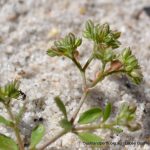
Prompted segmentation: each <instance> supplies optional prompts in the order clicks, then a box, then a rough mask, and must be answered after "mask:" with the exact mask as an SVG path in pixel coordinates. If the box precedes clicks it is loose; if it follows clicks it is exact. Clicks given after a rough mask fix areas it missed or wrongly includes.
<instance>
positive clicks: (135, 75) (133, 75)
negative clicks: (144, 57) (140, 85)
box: [130, 70, 141, 78]
mask: <svg viewBox="0 0 150 150" xmlns="http://www.w3.org/2000/svg"><path fill="white" fill-rule="evenodd" d="M130 75H131V76H132V77H134V78H141V73H140V71H139V70H133V71H132V72H131V73H130Z"/></svg>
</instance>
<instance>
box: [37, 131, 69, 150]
mask: <svg viewBox="0 0 150 150" xmlns="http://www.w3.org/2000/svg"><path fill="white" fill-rule="evenodd" d="M67 132H68V131H66V130H65V129H63V130H62V131H60V132H59V133H58V134H57V135H55V137H53V138H52V139H51V140H50V141H48V142H47V143H46V144H44V145H43V146H42V147H40V148H39V149H38V150H44V149H45V148H46V147H47V146H48V145H50V144H52V143H53V142H55V141H56V140H57V139H59V138H60V137H62V136H63V135H64V134H66V133H67Z"/></svg>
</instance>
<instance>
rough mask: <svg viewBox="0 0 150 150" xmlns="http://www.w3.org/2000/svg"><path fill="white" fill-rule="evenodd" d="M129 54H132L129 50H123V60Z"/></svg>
mask: <svg viewBox="0 0 150 150" xmlns="http://www.w3.org/2000/svg"><path fill="white" fill-rule="evenodd" d="M131 53H132V52H131V50H130V48H125V49H124V50H123V54H122V56H123V58H124V59H126V58H127V57H128V56H130V55H131Z"/></svg>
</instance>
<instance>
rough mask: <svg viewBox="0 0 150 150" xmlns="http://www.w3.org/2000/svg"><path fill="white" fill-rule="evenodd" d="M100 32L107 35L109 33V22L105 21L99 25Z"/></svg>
mask: <svg viewBox="0 0 150 150" xmlns="http://www.w3.org/2000/svg"><path fill="white" fill-rule="evenodd" d="M101 32H102V33H103V34H104V35H107V34H108V33H109V24H108V23H105V24H103V25H102V26H101Z"/></svg>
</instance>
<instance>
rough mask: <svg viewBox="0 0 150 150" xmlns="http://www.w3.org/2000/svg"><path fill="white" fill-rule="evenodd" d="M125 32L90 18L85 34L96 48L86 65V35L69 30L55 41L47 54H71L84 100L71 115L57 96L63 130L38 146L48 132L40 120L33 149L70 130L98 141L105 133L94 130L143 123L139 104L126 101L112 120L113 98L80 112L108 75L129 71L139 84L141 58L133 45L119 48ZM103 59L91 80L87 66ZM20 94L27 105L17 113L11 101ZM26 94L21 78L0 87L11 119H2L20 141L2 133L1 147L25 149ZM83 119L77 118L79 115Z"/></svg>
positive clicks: (120, 129)
mask: <svg viewBox="0 0 150 150" xmlns="http://www.w3.org/2000/svg"><path fill="white" fill-rule="evenodd" d="M120 35H121V33H120V32H119V31H116V30H112V29H110V26H109V25H108V24H107V23H105V24H103V25H100V24H94V23H93V22H92V21H91V20H89V21H87V22H86V25H85V29H84V31H83V36H84V37H85V38H87V39H89V40H90V41H92V42H93V51H92V53H91V56H90V57H89V59H88V60H87V61H86V63H85V64H84V65H83V66H82V65H81V64H80V62H79V60H78V56H79V55H80V53H79V46H80V45H81V44H82V39H81V38H77V37H76V36H75V35H74V34H73V33H69V34H68V35H66V36H65V37H64V38H62V39H61V40H58V41H56V42H54V45H53V46H52V47H51V48H50V49H49V50H48V51H47V54H48V55H49V56H51V57H55V56H57V57H61V56H64V57H67V58H68V59H70V60H71V61H72V62H73V63H74V65H75V66H76V67H77V68H78V70H79V71H80V73H81V77H82V79H83V88H82V89H83V95H82V96H81V100H80V103H79V104H78V106H77V108H75V110H74V113H73V114H72V117H71V118H69V117H68V116H69V115H68V112H67V109H66V107H65V105H64V103H63V101H62V100H61V98H60V97H59V96H56V97H55V98H54V100H55V102H56V105H57V106H58V108H59V110H60V111H61V113H62V119H61V118H60V122H59V123H60V126H61V127H62V131H61V132H59V133H57V134H56V135H55V136H54V137H53V138H51V137H50V138H51V139H50V140H49V141H48V142H46V143H45V144H43V145H42V146H41V147H39V148H37V144H38V143H39V142H40V141H41V139H42V137H43V136H44V131H45V128H44V126H43V125H42V124H39V125H38V126H37V127H36V128H34V130H33V131H32V133H31V140H30V146H29V149H30V150H44V149H45V148H46V147H48V146H49V145H50V144H52V143H53V142H55V141H56V140H57V139H59V138H60V137H62V136H63V135H64V134H67V133H69V132H71V133H73V134H74V135H76V136H78V137H79V139H80V140H81V141H83V142H84V143H86V144H89V143H90V144H91V145H92V144H93V145H94V144H95V143H97V144H98V143H99V144H100V142H103V141H105V139H104V137H103V136H98V135H96V134H94V133H92V131H97V132H98V130H103V129H107V130H111V131H113V132H117V134H118V133H120V132H123V129H124V128H127V129H129V130H130V131H136V130H139V129H140V128H141V125H140V124H139V123H137V122H136V106H134V105H131V104H128V103H123V104H122V106H121V108H120V110H119V111H118V113H117V115H116V116H115V117H114V118H113V119H112V118H111V120H110V116H111V113H112V111H111V110H112V107H113V106H112V104H111V103H110V102H109V103H107V104H106V106H105V108H101V107H100V106H98V107H93V108H90V109H89V110H86V111H84V112H82V113H81V114H79V111H80V109H81V107H82V105H83V104H84V103H85V102H86V99H87V96H88V95H89V93H90V92H91V90H92V89H93V88H94V87H96V85H97V84H99V83H100V82H101V81H102V80H103V79H104V78H106V77H107V76H109V75H112V74H117V73H120V74H124V75H127V76H128V77H129V78H130V79H131V80H132V81H133V82H134V83H135V84H139V83H140V82H141V81H142V73H141V71H140V66H139V64H138V61H137V59H136V58H135V56H134V55H133V54H132V52H131V49H130V48H124V49H123V50H122V51H121V52H117V51H116V50H115V49H117V48H119V46H120V44H121V43H120V41H119V37H120ZM96 59H97V60H99V63H100V64H101V70H98V74H97V75H96V78H95V79H93V80H92V83H91V82H88V80H87V76H86V70H87V69H88V66H89V65H90V63H91V62H92V61H94V60H96ZM19 96H22V99H24V106H23V107H22V108H20V112H19V113H18V114H14V113H13V112H12V109H11V102H12V101H13V100H15V99H16V100H17V99H18V97H19ZM25 98H26V95H25V94H24V93H23V92H22V91H20V89H19V83H18V81H13V82H11V83H9V84H7V85H6V86H4V87H1V88H0V102H1V103H2V104H3V105H4V107H5V108H6V110H7V112H8V114H9V116H10V119H9V120H8V119H6V118H4V117H3V116H0V123H2V124H4V125H5V126H7V127H10V128H12V129H13V130H14V133H15V135H16V139H17V141H14V140H13V139H11V138H10V137H8V136H5V135H2V134H1V135H0V148H1V150H10V149H11V150H24V149H25V147H24V141H23V139H22V137H21V133H20V129H19V123H20V122H21V120H22V117H23V114H24V112H25V110H26V109H25V108H26V107H25V104H26V103H25ZM78 115H79V119H78V120H77V116H78Z"/></svg>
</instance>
